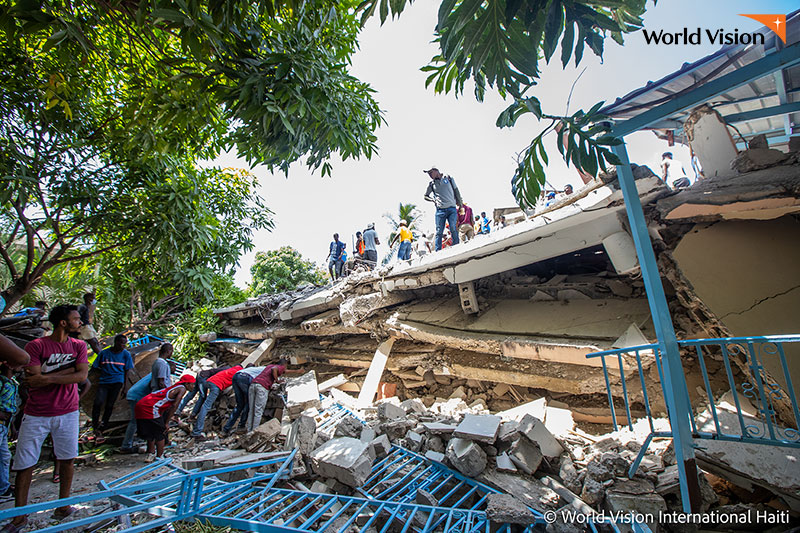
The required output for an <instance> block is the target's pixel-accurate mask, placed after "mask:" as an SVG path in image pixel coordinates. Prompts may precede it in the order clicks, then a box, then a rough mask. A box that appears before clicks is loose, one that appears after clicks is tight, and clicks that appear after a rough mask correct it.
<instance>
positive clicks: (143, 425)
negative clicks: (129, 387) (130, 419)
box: [136, 374, 195, 463]
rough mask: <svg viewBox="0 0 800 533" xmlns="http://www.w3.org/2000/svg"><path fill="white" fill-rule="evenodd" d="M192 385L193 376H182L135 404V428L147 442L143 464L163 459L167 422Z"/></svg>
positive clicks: (193, 381)
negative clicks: (175, 381) (172, 383)
mask: <svg viewBox="0 0 800 533" xmlns="http://www.w3.org/2000/svg"><path fill="white" fill-rule="evenodd" d="M194 384H195V379H194V376H192V375H191V374H184V375H183V376H181V379H180V380H179V381H178V382H177V383H176V384H175V385H172V386H171V387H167V388H166V389H161V390H159V391H156V392H151V393H150V394H148V395H147V396H145V397H144V398H142V399H141V400H139V401H138V402H137V403H136V428H137V430H138V432H139V436H140V437H141V438H143V439H144V440H145V441H147V456H146V457H145V462H148V463H152V462H153V461H155V460H156V459H161V458H162V457H164V444H165V443H166V441H167V430H168V428H169V421H170V420H171V419H172V415H174V414H175V411H176V410H177V409H178V403H179V402H180V401H181V398H183V395H184V394H186V391H191V390H192V389H194Z"/></svg>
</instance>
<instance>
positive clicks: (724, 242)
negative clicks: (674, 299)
mask: <svg viewBox="0 0 800 533" xmlns="http://www.w3.org/2000/svg"><path fill="white" fill-rule="evenodd" d="M798 242H800V222H798V221H797V220H796V219H795V218H794V217H792V216H783V217H781V218H778V219H775V220H767V221H758V220H746V221H724V222H717V223H712V224H697V225H696V226H695V227H694V228H693V229H692V230H691V231H690V232H689V233H687V234H686V235H685V236H684V237H683V239H682V240H681V242H680V243H679V244H678V246H677V248H676V249H675V252H674V254H673V255H674V257H675V261H676V262H677V264H678V266H679V268H680V269H681V271H682V272H683V274H684V275H685V276H686V278H687V279H688V280H689V281H690V282H691V284H692V285H693V287H694V289H695V293H696V294H697V296H698V297H699V298H701V299H702V300H703V302H704V303H705V304H706V305H707V306H708V308H709V309H711V311H713V312H714V314H716V315H717V316H718V317H719V318H720V320H721V321H722V323H723V324H725V326H727V327H728V328H729V329H730V331H731V332H732V333H733V335H736V336H745V335H778V334H793V333H800V323H799V322H798V317H800V266H798V265H800V246H798V245H797V243H798ZM786 359H787V363H788V366H789V374H790V376H791V379H792V382H793V384H794V389H795V394H798V395H800V346H797V345H796V344H795V345H787V350H786ZM764 366H765V367H766V369H767V370H768V371H769V372H770V373H771V374H772V376H773V377H775V378H776V379H778V380H780V381H781V385H782V386H784V387H785V386H786V382H785V380H783V371H782V369H781V367H780V363H779V361H778V359H777V357H765V361H764Z"/></svg>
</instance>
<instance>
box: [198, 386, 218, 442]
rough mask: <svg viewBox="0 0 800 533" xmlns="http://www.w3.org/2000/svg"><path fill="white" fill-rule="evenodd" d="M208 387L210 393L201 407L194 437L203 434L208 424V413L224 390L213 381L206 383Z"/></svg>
mask: <svg viewBox="0 0 800 533" xmlns="http://www.w3.org/2000/svg"><path fill="white" fill-rule="evenodd" d="M206 387H207V388H208V394H206V400H205V401H204V402H203V405H202V407H200V412H199V413H198V414H197V422H195V423H194V430H193V431H192V436H193V437H198V436H200V435H202V434H203V428H204V427H205V425H206V415H207V414H208V412H209V411H210V410H211V408H212V407H214V402H216V401H217V397H219V395H220V393H221V392H222V390H220V388H219V387H217V386H216V385H214V384H213V383H206Z"/></svg>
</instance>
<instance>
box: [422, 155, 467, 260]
mask: <svg viewBox="0 0 800 533" xmlns="http://www.w3.org/2000/svg"><path fill="white" fill-rule="evenodd" d="M423 172H425V173H426V174H427V175H428V176H430V178H431V182H430V183H429V184H428V190H426V191H425V199H426V200H427V201H429V202H433V203H434V204H436V250H437V251H438V250H441V249H442V234H443V233H444V224H445V222H448V223H449V224H450V227H451V228H454V231H452V234H453V244H458V231H457V230H455V228H457V227H458V225H457V224H458V208H459V207H461V204H462V202H461V192H459V190H458V186H457V185H456V182H455V180H454V179H453V178H451V177H450V176H444V175H442V173H441V172H439V169H438V168H436V167H431V169H430V170H423Z"/></svg>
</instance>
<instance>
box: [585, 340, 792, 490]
mask: <svg viewBox="0 0 800 533" xmlns="http://www.w3.org/2000/svg"><path fill="white" fill-rule="evenodd" d="M794 343H800V335H771V336H763V337H727V338H720V339H693V340H683V341H678V345H679V347H680V348H681V354H682V357H681V362H683V360H684V358H685V357H688V356H693V357H696V359H697V362H698V365H699V367H700V372H701V374H702V379H703V384H704V386H703V389H704V390H703V395H704V396H705V400H707V401H708V405H707V409H706V410H704V411H701V412H699V413H698V412H689V413H685V414H684V416H687V417H688V418H689V425H690V427H691V431H692V437H693V438H695V439H710V440H722V441H733V442H744V443H749V444H767V445H771V446H783V447H788V448H800V410H799V409H798V404H797V398H796V396H795V393H794V384H793V383H792V377H791V375H790V373H789V366H788V364H787V361H786V352H785V345H786V344H794ZM798 347H800V344H798ZM586 357H587V358H598V357H599V358H600V360H601V362H602V365H603V375H604V377H605V381H606V392H607V395H608V403H609V407H610V408H611V418H612V420H613V421H614V429H615V430H616V429H618V425H617V415H616V407H615V406H614V394H613V391H612V382H611V379H610V377H609V366H612V365H613V363H611V364H610V363H609V362H608V361H607V359H610V360H612V361H613V360H616V365H613V366H615V367H616V371H617V372H619V376H620V385H619V389H618V390H619V392H620V393H621V399H622V402H623V406H624V409H625V417H626V420H627V425H628V427H629V428H630V429H631V430H632V429H633V417H632V416H631V396H632V395H633V394H636V396H637V398H636V401H637V403H641V404H642V405H643V407H644V410H645V417H646V419H647V421H648V423H649V425H650V434H649V435H648V436H647V439H646V441H645V443H644V446H642V449H641V451H640V452H639V455H638V457H637V458H636V461H634V463H633V464H632V465H631V468H630V471H629V475H630V476H631V477H633V475H634V473H635V472H636V470H637V468H638V467H639V463H640V462H641V460H642V458H643V457H644V455H645V453H646V452H647V448H648V446H649V445H650V442H651V441H652V439H653V438H654V437H671V438H675V439H676V440H677V435H673V432H672V431H671V430H670V431H658V430H656V428H655V426H654V422H653V413H652V398H653V394H654V392H655V393H657V391H653V390H650V391H648V386H647V380H646V379H645V366H646V365H645V364H643V358H652V359H653V360H654V362H655V365H656V368H657V370H658V377H659V382H660V383H663V382H664V376H663V367H662V354H661V351H660V349H659V346H658V344H647V345H642V346H633V347H630V348H620V349H617V350H608V351H604V352H597V353H592V354H589V355H587V356H586ZM735 358H738V359H739V362H740V363H742V364H744V365H745V366H746V368H747V370H748V373H746V374H743V375H741V376H739V377H738V379H737V377H736V376H735V372H734V368H735V367H736V362H735V361H734V359H735ZM624 359H625V361H624ZM770 359H772V361H771V363H772V364H770V365H769V366H770V368H773V369H774V368H778V369H780V371H781V374H780V375H779V376H778V377H774V378H771V377H770V375H768V374H767V373H766V371H765V363H769V362H770V361H769V360H770ZM710 360H715V361H717V362H720V361H721V364H722V366H723V367H724V370H725V377H726V379H727V385H728V388H729V390H730V391H732V392H733V394H732V395H731V399H732V401H733V404H731V405H729V406H728V409H727V410H726V411H725V412H728V411H731V413H732V414H731V416H730V417H725V416H723V412H721V411H720V405H719V403H720V401H719V398H717V397H716V396H715V391H713V390H712V385H711V380H710V377H709V371H708V363H709V361H710ZM634 362H635V366H634V365H633V363H634ZM646 362H647V361H646V359H645V363H646ZM631 367H633V369H634V370H635V374H634V377H632V378H629V377H628V376H626V368H631ZM684 373H685V369H684ZM636 376H638V383H637V379H636ZM780 377H782V378H783V384H780V383H778V382H776V380H778V379H780ZM613 385H616V384H613ZM651 388H652V387H651ZM784 391H785V392H784ZM718 392H719V391H717V393H718ZM639 394H641V396H639ZM739 394H741V395H742V396H743V397H744V398H746V399H747V400H748V401H749V402H750V403H751V404H752V406H753V407H754V408H755V411H754V412H753V411H751V412H749V413H748V412H746V410H745V406H744V405H742V401H741V400H740V399H739ZM779 400H780V401H784V404H786V403H788V405H789V411H790V415H791V416H793V418H794V425H793V426H792V425H791V423H790V422H791V421H788V422H789V423H790V425H789V426H782V425H780V424H779V422H778V416H777V412H776V402H777V401H779ZM686 403H687V405H691V402H690V400H689V398H688V397H687V398H686ZM665 405H667V408H668V409H669V408H670V406H669V404H668V403H667V402H666V398H665ZM698 407H699V406H698ZM723 418H732V419H733V421H734V422H733V423H732V424H730V423H727V424H726V423H724V421H723ZM784 419H785V417H784ZM784 421H786V420H784ZM675 445H676V446H679V445H680V444H679V443H677V442H676V443H675Z"/></svg>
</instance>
